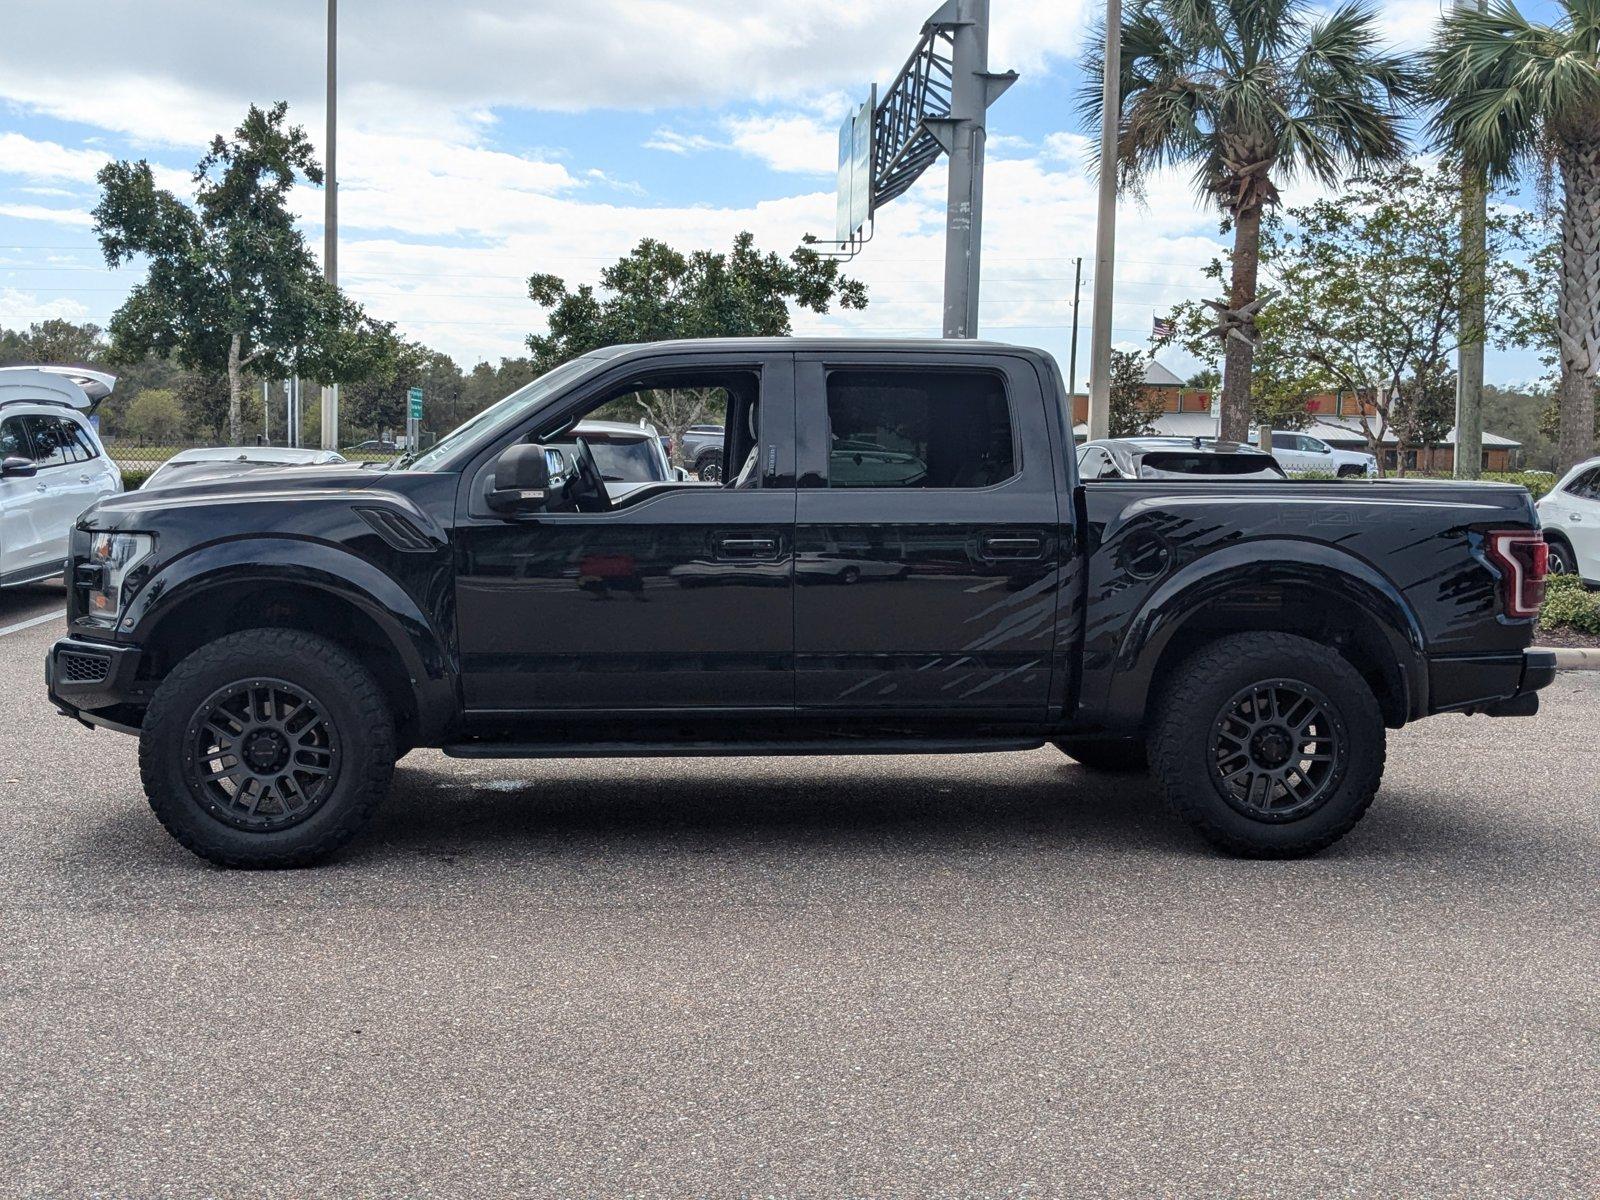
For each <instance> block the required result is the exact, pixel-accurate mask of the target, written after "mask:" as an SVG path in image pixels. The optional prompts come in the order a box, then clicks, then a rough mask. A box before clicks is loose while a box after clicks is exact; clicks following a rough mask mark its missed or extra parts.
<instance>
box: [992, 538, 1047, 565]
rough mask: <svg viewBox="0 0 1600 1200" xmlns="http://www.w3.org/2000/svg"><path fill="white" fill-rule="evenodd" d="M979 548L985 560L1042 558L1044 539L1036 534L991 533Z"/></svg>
mask: <svg viewBox="0 0 1600 1200" xmlns="http://www.w3.org/2000/svg"><path fill="white" fill-rule="evenodd" d="M981 546H982V549H983V556H984V557H985V558H1012V559H1030V558H1043V557H1044V539H1043V538H1042V537H1039V536H1038V535H1037V534H1002V533H991V534H989V535H988V536H986V537H985V538H984V539H983V541H982V543H981Z"/></svg>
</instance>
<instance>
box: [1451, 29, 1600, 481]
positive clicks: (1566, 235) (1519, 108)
mask: <svg viewBox="0 0 1600 1200" xmlns="http://www.w3.org/2000/svg"><path fill="white" fill-rule="evenodd" d="M1560 3H1561V6H1562V7H1563V8H1564V9H1565V10H1566V11H1565V14H1564V16H1563V17H1562V18H1561V20H1559V21H1558V22H1556V23H1555V24H1554V25H1540V24H1536V23H1534V22H1532V21H1529V20H1528V19H1527V18H1525V17H1524V16H1523V15H1522V14H1521V13H1520V12H1518V11H1517V9H1516V6H1515V5H1514V4H1512V3H1510V0H1501V2H1500V3H1498V4H1496V5H1495V6H1494V7H1493V8H1491V9H1490V10H1489V11H1487V12H1481V13H1480V12H1477V11H1474V10H1471V9H1467V10H1457V11H1454V12H1451V13H1449V14H1448V15H1447V16H1446V17H1445V18H1444V23H1443V24H1442V25H1441V27H1440V29H1439V34H1438V37H1437V39H1436V40H1435V42H1434V46H1433V51H1432V54H1431V55H1430V59H1431V62H1430V65H1431V66H1432V68H1433V84H1432V88H1433V91H1434V94H1435V98H1436V99H1437V100H1438V103H1439V108H1438V112H1437V113H1436V115H1435V117H1434V121H1433V126H1434V130H1435V132H1436V133H1437V134H1438V135H1439V136H1440V138H1441V139H1442V140H1443V141H1444V142H1445V144H1446V145H1448V146H1449V147H1450V148H1451V149H1453V150H1455V151H1456V152H1458V153H1460V154H1461V156H1462V157H1463V158H1465V159H1466V160H1467V161H1469V162H1474V163H1478V164H1481V166H1482V168H1483V169H1484V170H1485V171H1486V172H1487V173H1488V175H1489V178H1490V179H1491V180H1493V181H1495V182H1498V183H1505V182H1509V181H1511V180H1513V179H1516V178H1517V177H1518V176H1519V175H1520V174H1521V172H1522V171H1523V170H1524V169H1526V168H1527V167H1529V166H1535V167H1538V168H1542V169H1543V171H1544V172H1545V174H1546V177H1547V178H1548V175H1549V173H1550V172H1551V171H1552V170H1553V171H1556V172H1559V174H1560V177H1561V190H1562V207H1561V288H1560V298H1559V305H1558V308H1557V313H1556V326H1557V329H1556V332H1557V335H1558V339H1559V342H1560V350H1561V398H1560V433H1559V441H1558V448H1559V453H1560V455H1561V463H1562V465H1563V466H1564V467H1565V466H1571V465H1572V464H1573V463H1575V462H1577V461H1579V460H1580V459H1583V458H1585V457H1587V456H1588V454H1589V453H1590V451H1591V450H1592V449H1593V447H1594V434H1595V428H1594V403H1595V389H1596V386H1597V385H1600V0H1560Z"/></svg>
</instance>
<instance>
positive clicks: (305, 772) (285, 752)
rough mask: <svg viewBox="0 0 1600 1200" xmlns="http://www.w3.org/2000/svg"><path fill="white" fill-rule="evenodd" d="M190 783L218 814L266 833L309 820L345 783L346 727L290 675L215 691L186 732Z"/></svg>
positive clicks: (213, 813) (197, 710)
mask: <svg viewBox="0 0 1600 1200" xmlns="http://www.w3.org/2000/svg"><path fill="white" fill-rule="evenodd" d="M185 741H186V743H187V745H188V750H189V752H188V755H187V757H186V762H185V765H186V767H187V768H188V771H189V775H190V784H191V786H192V787H193V788H194V790H195V792H196V794H197V796H198V797H200V798H201V800H202V802H203V803H204V804H205V806H206V809H207V811H208V812H210V813H211V814H212V815H213V816H214V817H216V818H218V819H219V820H221V821H224V822H226V823H227V824H229V825H232V826H233V827H235V828H236V829H248V830H253V831H261V832H267V831H271V830H277V829H287V828H289V827H290V826H292V825H297V824H299V823H300V822H301V821H304V820H306V819H307V818H308V817H310V816H311V814H312V813H314V812H316V811H317V809H318V808H319V807H320V806H321V805H322V803H323V801H324V800H326V799H327V798H328V796H329V795H330V794H331V793H332V791H333V789H334V788H335V787H336V786H337V784H338V777H339V766H340V763H339V731H338V728H337V727H336V726H335V724H334V722H333V720H332V718H331V717H330V716H329V715H328V712H327V709H326V707H325V706H324V705H322V704H321V703H320V702H319V701H318V700H317V699H316V698H315V697H313V696H312V695H311V694H310V693H309V692H307V691H306V690H305V689H304V688H302V687H298V686H296V685H295V684H292V683H290V682H288V681H287V680H283V679H251V680H242V681H240V682H238V683H234V684H230V685H228V686H227V687H223V688H220V689H218V690H217V691H216V692H214V693H213V694H212V695H211V696H210V697H209V698H208V699H207V700H205V701H204V702H202V703H201V704H200V706H199V707H198V708H197V709H196V710H195V713H194V716H193V718H192V719H191V720H190V722H189V728H188V731H187V733H186V735H185Z"/></svg>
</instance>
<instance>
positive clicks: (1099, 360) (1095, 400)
mask: <svg viewBox="0 0 1600 1200" xmlns="http://www.w3.org/2000/svg"><path fill="white" fill-rule="evenodd" d="M1121 114H1122V4H1121V0H1106V77H1105V86H1104V90H1103V91H1102V92H1101V95H1100V215H1099V219H1098V220H1097V221H1096V223H1095V239H1094V240H1095V246H1094V330H1093V333H1092V338H1093V343H1092V345H1091V347H1090V351H1089V437H1090V439H1091V440H1092V439H1094V438H1103V437H1108V436H1110V433H1111V299H1112V288H1111V282H1112V275H1113V272H1114V271H1115V268H1116V257H1117V128H1118V125H1119V118H1120V117H1121Z"/></svg>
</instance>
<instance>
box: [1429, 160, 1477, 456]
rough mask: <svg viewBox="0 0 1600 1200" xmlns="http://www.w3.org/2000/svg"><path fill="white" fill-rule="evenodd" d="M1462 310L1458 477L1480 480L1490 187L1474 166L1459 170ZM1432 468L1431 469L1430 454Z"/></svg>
mask: <svg viewBox="0 0 1600 1200" xmlns="http://www.w3.org/2000/svg"><path fill="white" fill-rule="evenodd" d="M1461 172H1462V174H1461V260H1462V261H1461V311H1460V313H1459V314H1458V321H1457V327H1456V328H1457V337H1456V341H1457V350H1456V357H1457V372H1456V420H1455V424H1456V453H1455V464H1454V474H1455V477H1456V478H1457V479H1476V478H1478V476H1479V475H1480V474H1481V473H1482V462H1483V345H1484V341H1485V340H1486V339H1485V336H1484V335H1485V328H1484V319H1485V311H1484V310H1485V305H1486V302H1487V288H1488V274H1489V250H1488V245H1489V243H1488V228H1487V221H1488V215H1487V208H1486V202H1487V198H1488V194H1489V193H1488V187H1487V185H1486V184H1485V182H1484V176H1483V171H1482V170H1481V169H1480V168H1479V167H1478V166H1477V165H1476V164H1473V163H1465V164H1463V165H1462V168H1461ZM1429 468H1430V469H1431V468H1432V461H1431V456H1430V462H1429Z"/></svg>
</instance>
